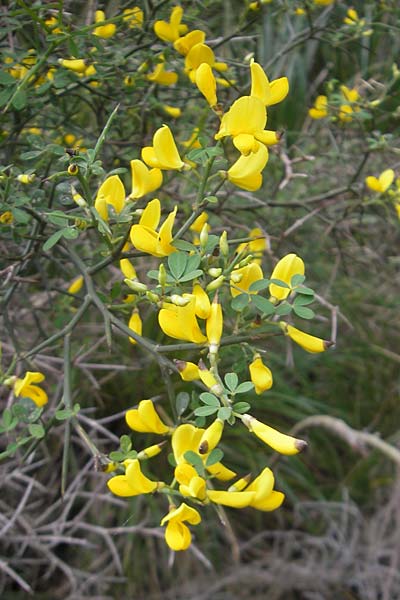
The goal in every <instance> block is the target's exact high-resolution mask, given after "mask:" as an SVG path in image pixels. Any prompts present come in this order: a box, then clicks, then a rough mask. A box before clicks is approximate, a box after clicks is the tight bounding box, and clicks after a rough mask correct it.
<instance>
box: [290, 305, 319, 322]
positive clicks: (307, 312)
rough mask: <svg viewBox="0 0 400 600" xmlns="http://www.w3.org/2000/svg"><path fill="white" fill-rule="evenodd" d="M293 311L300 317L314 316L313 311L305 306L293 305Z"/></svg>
mask: <svg viewBox="0 0 400 600" xmlns="http://www.w3.org/2000/svg"><path fill="white" fill-rule="evenodd" d="M293 311H294V313H295V314H296V315H297V316H298V317H300V318H301V319H313V318H314V317H315V313H314V311H313V310H311V308H307V307H306V306H294V307H293Z"/></svg>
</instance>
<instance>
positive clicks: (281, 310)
mask: <svg viewBox="0 0 400 600" xmlns="http://www.w3.org/2000/svg"><path fill="white" fill-rule="evenodd" d="M292 308H293V307H292V305H291V304H288V303H287V302H282V304H280V305H279V306H277V307H276V310H275V314H277V315H279V316H280V317H283V316H284V315H288V314H290V313H291V312H292Z"/></svg>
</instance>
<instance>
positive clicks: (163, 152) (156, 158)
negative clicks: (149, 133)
mask: <svg viewBox="0 0 400 600" xmlns="http://www.w3.org/2000/svg"><path fill="white" fill-rule="evenodd" d="M142 159H143V160H144V162H145V163H146V164H148V165H149V167H153V168H156V169H164V170H167V169H176V170H178V171H179V170H180V169H182V167H183V166H184V165H185V163H184V162H183V161H182V159H181V157H180V156H179V152H178V149H177V147H176V144H175V140H174V138H173V135H172V133H171V130H170V128H169V127H168V125H163V126H162V127H160V128H159V129H157V131H156V132H155V134H154V136H153V145H152V146H146V147H145V148H143V149H142Z"/></svg>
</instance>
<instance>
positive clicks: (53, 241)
mask: <svg viewBox="0 0 400 600" xmlns="http://www.w3.org/2000/svg"><path fill="white" fill-rule="evenodd" d="M62 235H63V233H62V229H60V230H59V231H56V232H55V233H53V234H52V235H51V236H50V237H49V239H47V240H46V241H45V243H44V244H43V250H44V251H45V252H46V251H47V250H50V248H52V247H53V246H55V245H56V244H57V243H58V242H59V241H60V239H61V238H62Z"/></svg>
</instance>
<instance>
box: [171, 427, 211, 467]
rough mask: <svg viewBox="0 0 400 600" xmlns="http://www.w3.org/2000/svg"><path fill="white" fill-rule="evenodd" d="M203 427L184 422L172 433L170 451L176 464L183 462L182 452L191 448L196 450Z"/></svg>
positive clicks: (193, 450)
mask: <svg viewBox="0 0 400 600" xmlns="http://www.w3.org/2000/svg"><path fill="white" fill-rule="evenodd" d="M203 433H204V429H200V428H197V427H195V426H194V425H190V424H189V423H184V424H183V425H179V426H178V427H177V428H176V429H175V431H174V432H173V434H172V440H171V444H172V451H173V453H174V457H175V461H176V463H177V464H180V463H181V462H185V458H184V454H185V452H188V451H189V450H191V451H192V452H197V450H198V447H199V444H200V440H201V436H202V435H203Z"/></svg>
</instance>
